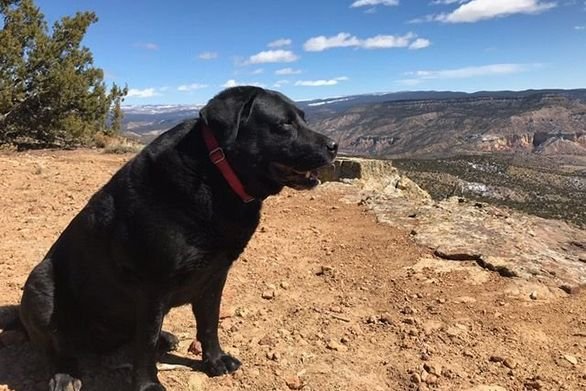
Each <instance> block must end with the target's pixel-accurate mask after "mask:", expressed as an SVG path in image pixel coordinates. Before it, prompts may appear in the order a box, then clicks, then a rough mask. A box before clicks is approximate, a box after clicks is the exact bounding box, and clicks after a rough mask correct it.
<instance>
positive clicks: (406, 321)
mask: <svg viewBox="0 0 586 391" xmlns="http://www.w3.org/2000/svg"><path fill="white" fill-rule="evenodd" d="M381 320H382V319H381ZM403 323H406V324H410V325H416V324H417V323H418V322H417V319H415V318H412V317H408V318H405V319H403Z"/></svg>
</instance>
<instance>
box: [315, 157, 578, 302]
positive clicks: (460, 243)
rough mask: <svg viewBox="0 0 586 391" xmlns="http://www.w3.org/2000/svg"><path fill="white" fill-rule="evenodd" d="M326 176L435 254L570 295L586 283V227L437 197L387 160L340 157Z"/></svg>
mask: <svg viewBox="0 0 586 391" xmlns="http://www.w3.org/2000/svg"><path fill="white" fill-rule="evenodd" d="M320 178H321V179H322V180H323V181H324V182H328V181H338V182H343V183H352V184H355V185H357V186H359V187H360V189H361V190H360V192H359V195H358V196H357V197H355V198H352V197H349V198H348V199H347V200H346V201H347V202H358V203H360V204H363V205H366V206H367V207H368V208H369V209H371V210H372V211H373V212H374V213H375V214H376V216H377V218H378V220H379V222H382V223H386V224H390V225H392V226H395V227H399V228H402V229H405V230H407V231H409V232H411V237H412V238H413V240H414V241H415V242H417V243H418V244H421V245H423V246H426V247H428V248H430V249H431V250H432V251H433V253H434V257H435V258H436V259H437V260H445V261H473V262H476V263H477V264H478V265H479V266H480V267H482V268H484V269H486V270H489V271H492V272H496V273H498V274H500V275H501V276H503V277H510V278H517V279H524V280H528V281H532V282H541V283H544V284H546V285H548V286H550V287H555V288H560V289H561V290H562V291H564V292H566V293H568V294H573V293H577V292H578V291H580V289H581V288H583V287H586V231H585V230H582V229H580V228H578V227H575V226H573V225H570V224H568V223H566V222H564V221H560V220H550V219H544V218H541V217H537V216H532V215H527V214H524V213H521V212H518V211H515V210H512V209H508V208H502V207H496V206H493V205H490V204H486V203H479V202H475V201H471V200H468V199H465V198H461V197H451V198H448V199H445V200H441V201H434V200H433V199H432V198H431V197H430V196H429V194H427V193H426V192H425V191H424V190H422V189H421V188H420V187H419V186H418V185H417V184H416V183H414V182H413V181H412V180H410V179H409V178H407V177H406V176H404V175H402V174H401V173H400V172H399V171H398V170H397V169H396V168H395V167H393V165H392V162H391V161H389V160H374V159H360V158H347V157H345V158H340V159H338V160H337V161H336V162H335V163H334V164H332V165H331V166H329V167H326V168H324V169H322V170H321V172H320ZM325 185H326V186H327V184H325Z"/></svg>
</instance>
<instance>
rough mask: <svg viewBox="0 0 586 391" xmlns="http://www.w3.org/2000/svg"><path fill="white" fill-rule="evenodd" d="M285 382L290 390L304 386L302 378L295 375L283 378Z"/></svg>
mask: <svg viewBox="0 0 586 391" xmlns="http://www.w3.org/2000/svg"><path fill="white" fill-rule="evenodd" d="M285 383H286V384H287V387H289V389H290V390H300V389H302V388H303V386H305V384H304V383H303V380H301V378H299V376H297V375H293V376H289V377H287V378H286V379H285Z"/></svg>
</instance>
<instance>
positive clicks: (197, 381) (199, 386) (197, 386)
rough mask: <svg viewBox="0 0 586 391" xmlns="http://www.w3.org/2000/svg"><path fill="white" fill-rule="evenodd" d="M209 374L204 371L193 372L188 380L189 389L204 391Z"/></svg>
mask: <svg viewBox="0 0 586 391" xmlns="http://www.w3.org/2000/svg"><path fill="white" fill-rule="evenodd" d="M207 378H208V377H207V375H205V374H203V373H193V374H191V375H190V376H189V379H188V380H187V389H188V390H189V391H204V390H205V389H206V388H207V387H206V383H207Z"/></svg>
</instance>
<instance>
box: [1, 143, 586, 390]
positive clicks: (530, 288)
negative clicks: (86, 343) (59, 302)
mask: <svg viewBox="0 0 586 391" xmlns="http://www.w3.org/2000/svg"><path fill="white" fill-rule="evenodd" d="M129 158H130V155H122V156H114V155H105V154H102V153H99V152H96V151H68V152H34V153H28V154H2V155H0V178H1V180H0V265H1V266H0V270H1V271H2V278H1V279H0V306H2V309H1V311H0V321H2V324H5V322H6V320H7V319H9V318H10V316H12V315H13V314H14V310H13V307H12V306H13V305H15V304H17V303H18V300H19V297H20V293H21V288H22V286H23V284H24V281H25V279H26V277H27V275H28V273H29V271H30V270H31V268H32V267H33V266H34V265H35V264H36V263H37V262H38V261H39V260H40V259H41V258H42V256H43V255H44V253H45V252H46V251H47V250H48V248H49V246H50V245H51V244H52V242H53V241H54V240H55V238H56V237H57V236H58V234H59V232H60V231H61V230H62V229H63V228H64V227H65V226H66V224H67V223H68V221H69V220H70V219H71V218H72V217H73V216H74V215H75V213H76V212H77V211H78V210H79V209H80V208H81V207H82V206H83V205H84V203H85V202H86V201H87V199H88V198H89V196H90V195H91V194H92V193H93V192H94V191H95V190H96V189H97V188H98V187H99V186H100V185H101V184H103V183H104V182H105V181H106V180H107V179H108V178H109V177H110V176H111V174H112V173H113V172H115V171H116V169H117V168H118V167H119V166H120V165H121V164H122V163H123V162H124V161H126V160H128V159H129ZM371 179H372V178H371ZM373 183H374V184H373ZM382 185H384V186H382ZM483 221H484V222H486V224H483V223H482V222H483ZM505 226H506V227H507V228H506V229H505V228H503V227H505ZM515 235H516V236H515ZM468 239H469V240H468ZM530 240H533V242H531V241H530ZM505 242H506V243H505ZM537 245H539V246H537ZM585 245H586V238H585V236H584V231H581V230H579V229H577V228H575V227H572V226H570V225H567V224H565V223H561V222H557V221H551V220H544V219H537V218H532V217H528V216H525V215H521V214H519V213H517V212H513V211H510V210H507V209H498V208H496V207H493V206H489V205H486V204H479V205H477V204H476V203H475V202H471V201H466V200H461V201H460V200H458V199H451V200H448V201H444V202H435V201H432V200H431V199H429V198H428V197H426V195H425V194H424V193H422V192H420V191H419V190H418V188H417V187H416V186H415V185H413V184H412V183H411V182H410V181H409V180H407V179H405V178H400V177H398V176H397V174H396V172H392V173H391V174H389V175H388V176H385V177H384V178H383V177H381V178H378V179H377V178H374V180H371V181H366V183H364V182H361V183H359V182H355V181H354V182H352V183H326V184H325V185H322V186H321V187H320V188H318V189H317V190H315V191H312V192H302V193H298V192H294V191H285V192H284V193H283V194H281V195H279V196H278V197H274V198H272V199H270V200H269V201H268V202H267V203H266V207H265V208H264V216H263V220H262V223H261V226H260V229H259V230H258V232H257V233H256V235H255V236H254V238H253V240H252V242H251V243H250V245H249V247H248V249H247V250H246V252H245V253H244V254H243V256H242V257H241V259H240V260H239V261H238V262H237V263H236V264H235V266H234V268H233V270H232V272H231V275H230V277H229V281H228V285H227V287H226V291H225V295H224V304H223V310H222V321H221V336H220V337H221V340H222V341H223V344H224V347H225V349H226V350H227V351H229V352H231V353H233V354H235V355H236V356H238V357H239V358H240V359H241V360H242V362H243V367H242V369H241V370H240V371H238V372H237V373H236V374H234V375H231V376H225V377H221V378H213V379H209V378H207V377H206V376H205V375H203V374H201V373H200V372H198V371H197V370H195V371H193V370H192V369H191V368H186V367H183V366H176V365H175V364H188V365H190V366H193V367H195V368H196V369H197V367H198V362H199V361H198V360H199V359H200V357H199V356H198V355H197V354H194V353H192V352H189V350H188V348H189V346H190V344H191V341H192V338H193V335H194V327H195V323H194V320H193V319H192V315H191V311H190V309H189V308H179V309H176V310H173V311H172V312H171V313H170V314H169V316H168V317H167V319H166V321H165V329H167V330H169V331H172V332H174V333H175V334H176V335H178V336H179V337H180V339H181V343H180V346H179V349H178V350H177V351H176V352H174V353H173V355H170V356H167V357H165V358H164V360H163V361H164V362H165V363H166V365H165V366H164V367H163V368H162V369H165V370H162V371H161V372H160V378H161V380H162V382H163V383H164V384H165V385H166V386H167V389H169V390H192V391H195V390H209V391H219V390H253V391H256V390H258V391H273V390H282V391H286V390H300V389H302V390H306V391H309V390H313V391H322V390H344V391H346V390H364V391H371V390H375V391H378V390H381V391H382V390H428V389H431V390H477V391H480V390H485V391H487V390H494V391H501V390H581V389H585V388H586V317H585V316H584V313H585V312H586V311H585V310H586V300H585V298H586V296H585V294H586V293H584V292H582V291H581V287H582V284H583V283H584V281H585V280H584V275H585V274H584V273H585V270H584V269H585V267H584V265H586V264H584V260H585V259H584V246H585ZM511 246H512V247H511ZM515 246H516V247H515ZM536 246H537V247H536ZM495 259H496V260H495ZM487 265H492V267H489V266H487ZM530 266H532V267H530ZM507 271H508V272H507ZM2 324H0V328H1V326H2ZM196 353H197V352H196ZM125 361H126V360H125V352H124V351H121V352H118V353H117V354H114V355H112V356H107V357H87V358H86V359H85V360H84V365H83V370H84V388H83V389H84V390H103V389H112V390H126V389H129V375H130V372H129V370H128V366H127V365H125ZM174 365H175V366H174ZM46 384H47V373H46V363H45V361H44V360H43V359H42V357H40V356H39V355H38V354H37V353H36V352H35V351H34V350H32V348H31V347H30V345H29V343H28V342H26V341H25V340H23V338H22V335H20V334H18V333H14V332H4V333H2V334H0V390H19V391H21V390H22V391H25V390H26V391H28V390H46V389H47V387H46Z"/></svg>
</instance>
